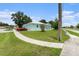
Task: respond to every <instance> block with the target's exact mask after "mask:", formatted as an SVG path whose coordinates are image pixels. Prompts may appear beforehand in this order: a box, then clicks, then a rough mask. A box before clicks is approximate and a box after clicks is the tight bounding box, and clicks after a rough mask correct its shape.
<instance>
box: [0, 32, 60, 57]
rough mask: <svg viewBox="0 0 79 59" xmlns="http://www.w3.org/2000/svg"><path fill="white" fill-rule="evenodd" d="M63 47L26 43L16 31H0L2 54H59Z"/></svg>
mask: <svg viewBox="0 0 79 59" xmlns="http://www.w3.org/2000/svg"><path fill="white" fill-rule="evenodd" d="M60 52H61V49H58V48H48V47H41V46H38V45H33V44H30V43H26V42H24V41H22V40H20V39H18V38H16V37H15V35H14V33H12V32H11V33H0V56H36V55H37V56H58V55H60Z"/></svg>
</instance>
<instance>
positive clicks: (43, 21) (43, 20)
mask: <svg viewBox="0 0 79 59" xmlns="http://www.w3.org/2000/svg"><path fill="white" fill-rule="evenodd" d="M39 22H42V23H47V22H46V20H45V19H42V20H40V21H39Z"/></svg>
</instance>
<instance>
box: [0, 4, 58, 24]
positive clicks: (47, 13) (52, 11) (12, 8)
mask: <svg viewBox="0 0 79 59" xmlns="http://www.w3.org/2000/svg"><path fill="white" fill-rule="evenodd" d="M57 10H58V9H57V4H48V3H39V4H38V3H35V4H34V3H25V4H24V3H17V4H0V15H1V17H0V21H2V22H6V23H9V24H13V22H12V20H11V19H10V18H11V16H10V15H11V13H15V12H17V11H22V12H24V13H25V14H26V15H27V16H30V17H31V18H32V19H33V21H39V20H41V19H46V20H47V21H49V20H53V19H54V18H55V17H56V16H57ZM7 13H8V14H7ZM2 16H3V17H2Z"/></svg>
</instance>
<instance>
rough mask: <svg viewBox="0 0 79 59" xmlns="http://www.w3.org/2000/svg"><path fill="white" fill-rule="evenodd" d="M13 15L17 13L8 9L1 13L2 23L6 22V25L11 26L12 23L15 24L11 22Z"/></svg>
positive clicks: (0, 19)
mask: <svg viewBox="0 0 79 59" xmlns="http://www.w3.org/2000/svg"><path fill="white" fill-rule="evenodd" d="M12 13H15V12H14V11H10V10H8V9H6V10H2V11H0V21H1V22H5V23H9V24H11V23H12V24H13V22H12V20H11V14H12Z"/></svg>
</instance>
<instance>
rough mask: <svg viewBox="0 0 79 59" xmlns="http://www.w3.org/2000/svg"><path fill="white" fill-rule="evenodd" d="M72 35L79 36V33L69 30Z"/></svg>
mask: <svg viewBox="0 0 79 59" xmlns="http://www.w3.org/2000/svg"><path fill="white" fill-rule="evenodd" d="M67 31H68V32H69V33H70V34H72V35H76V36H79V33H76V32H73V31H69V30H67Z"/></svg>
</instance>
